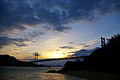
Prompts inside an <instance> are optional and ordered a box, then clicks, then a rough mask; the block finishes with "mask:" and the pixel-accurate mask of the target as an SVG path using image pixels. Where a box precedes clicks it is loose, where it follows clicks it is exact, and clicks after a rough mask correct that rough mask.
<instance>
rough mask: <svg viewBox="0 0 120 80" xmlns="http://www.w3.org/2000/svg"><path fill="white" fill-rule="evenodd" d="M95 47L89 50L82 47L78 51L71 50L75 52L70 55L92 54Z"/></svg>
mask: <svg viewBox="0 0 120 80" xmlns="http://www.w3.org/2000/svg"><path fill="white" fill-rule="evenodd" d="M94 50H95V49H90V50H87V49H81V50H78V51H75V52H70V53H74V54H72V55H70V56H88V55H90V54H91V53H92V52H93V51H94Z"/></svg>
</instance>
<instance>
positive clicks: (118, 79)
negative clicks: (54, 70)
mask: <svg viewBox="0 0 120 80" xmlns="http://www.w3.org/2000/svg"><path fill="white" fill-rule="evenodd" d="M60 73H61V74H68V75H72V76H76V77H81V78H85V79H87V80H120V74H119V73H107V72H95V71H64V72H60Z"/></svg>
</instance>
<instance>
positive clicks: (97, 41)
mask: <svg viewBox="0 0 120 80" xmlns="http://www.w3.org/2000/svg"><path fill="white" fill-rule="evenodd" d="M106 39H107V38H103V37H101V38H99V39H96V40H94V41H91V42H90V44H89V46H87V47H85V48H84V49H86V50H90V49H91V48H92V47H93V46H94V47H95V45H96V44H98V43H101V47H104V46H105V44H106V43H105V41H106ZM79 54H81V53H79ZM87 56H88V55H86V56H73V57H64V58H49V59H38V57H39V54H38V53H34V60H32V61H29V62H33V63H36V64H37V63H38V62H44V61H56V60H67V59H76V60H80V59H81V58H85V57H87Z"/></svg>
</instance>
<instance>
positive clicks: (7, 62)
mask: <svg viewBox="0 0 120 80" xmlns="http://www.w3.org/2000/svg"><path fill="white" fill-rule="evenodd" d="M0 66H30V67H33V66H39V67H44V65H36V64H33V63H32V62H25V61H20V60H18V59H16V58H15V57H13V56H9V55H0Z"/></svg>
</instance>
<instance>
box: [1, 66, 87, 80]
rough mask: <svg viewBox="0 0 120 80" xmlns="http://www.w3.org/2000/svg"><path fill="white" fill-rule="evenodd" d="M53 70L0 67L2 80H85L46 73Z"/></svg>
mask: <svg viewBox="0 0 120 80" xmlns="http://www.w3.org/2000/svg"><path fill="white" fill-rule="evenodd" d="M51 69H53V68H35V67H0V80H85V79H82V78H78V77H74V76H70V75H66V74H59V73H45V72H46V71H48V70H51ZM54 69H59V68H54Z"/></svg>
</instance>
